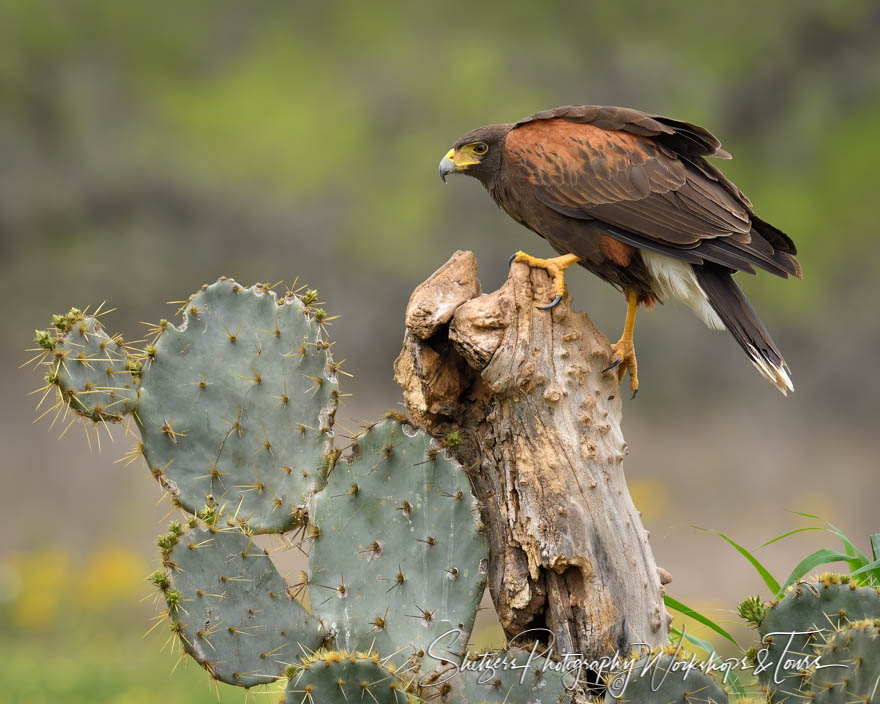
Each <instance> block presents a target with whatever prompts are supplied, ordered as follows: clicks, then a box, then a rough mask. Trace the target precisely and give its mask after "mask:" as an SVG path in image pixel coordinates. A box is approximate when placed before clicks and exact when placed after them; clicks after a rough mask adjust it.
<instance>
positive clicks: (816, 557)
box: [775, 548, 851, 598]
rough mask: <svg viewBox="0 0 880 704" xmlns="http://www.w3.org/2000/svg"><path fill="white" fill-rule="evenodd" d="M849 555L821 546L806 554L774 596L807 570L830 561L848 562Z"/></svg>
mask: <svg viewBox="0 0 880 704" xmlns="http://www.w3.org/2000/svg"><path fill="white" fill-rule="evenodd" d="M850 557H851V556H850V555H847V554H846V553H842V552H838V551H837V550H828V549H827V548H822V549H821V550H816V552H814V553H812V554H811V555H807V557H805V558H804V559H803V560H801V561H800V563H798V566H797V567H795V568H794V570H792V572H791V574H790V575H788V579H787V580H785V584H783V585H782V589H780V590H779V591H778V592H777V593H776V594H775V597H776V598H779V596H780V595H781V594H782V592H783V591H785V590H786V589H787V588H788V587H789V586H790V585H792V584H794V583H795V582H796V581H797V580H799V579H800V578H801V577H803V576H804V575H805V574H806V573H807V572H809V571H810V570H812V569H815V568H816V567H819V566H820V565H827V564H828V563H830V562H849V560H850Z"/></svg>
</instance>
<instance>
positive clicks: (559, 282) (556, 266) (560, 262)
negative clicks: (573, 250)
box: [507, 251, 580, 310]
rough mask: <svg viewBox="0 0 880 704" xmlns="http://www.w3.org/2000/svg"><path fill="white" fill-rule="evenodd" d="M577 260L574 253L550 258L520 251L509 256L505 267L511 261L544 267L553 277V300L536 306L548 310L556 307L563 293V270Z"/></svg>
mask: <svg viewBox="0 0 880 704" xmlns="http://www.w3.org/2000/svg"><path fill="white" fill-rule="evenodd" d="M579 261H580V257H578V256H577V255H576V254H563V255H561V256H559V257H553V258H552V259H539V258H538V257H533V256H532V255H530V254H526V253H525V252H522V251H520V252H517V253H516V254H514V255H513V257H511V259H510V262H509V263H508V265H507V268H508V269H509V268H510V265H511V264H513V262H519V263H521V264H528V265H529V266H530V267H532V268H533V269H544V271H546V272H547V273H548V274H550V276H551V277H552V278H553V300H552V301H551V302H550V303H549V304H547V305H545V306H538V308H539V309H540V310H550V309H551V308H554V307H556V305H557V304H558V303H559V301H561V300H562V297H563V296H564V295H565V270H566V269H568V267H570V266H571V265H572V264H576V263H577V262H579Z"/></svg>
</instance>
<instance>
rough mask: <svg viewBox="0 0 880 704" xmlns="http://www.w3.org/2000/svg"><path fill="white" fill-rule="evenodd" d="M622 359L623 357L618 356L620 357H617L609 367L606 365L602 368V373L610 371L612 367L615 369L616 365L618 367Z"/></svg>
mask: <svg viewBox="0 0 880 704" xmlns="http://www.w3.org/2000/svg"><path fill="white" fill-rule="evenodd" d="M622 361H623V357H618V358H617V359H615V360H614V361H613V362H612V363H611V364H609V365H608V366H607V367H605V368H604V369H603V370H602V373H603V374H604V373H605V372H610V371H611V370H612V369H614V367H616V366H617V365H618V364H620V363H621V362H622Z"/></svg>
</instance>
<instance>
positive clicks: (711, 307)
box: [440, 105, 801, 394]
mask: <svg viewBox="0 0 880 704" xmlns="http://www.w3.org/2000/svg"><path fill="white" fill-rule="evenodd" d="M708 156H712V157H717V158H722V159H729V158H730V155H729V154H728V153H727V152H725V151H724V150H722V149H721V143H720V142H719V141H718V140H717V139H716V138H715V137H714V136H713V135H711V134H710V133H709V132H708V131H706V130H705V129H703V128H702V127H698V126H696V125H692V124H689V123H687V122H680V121H678V120H672V119H670V118H668V117H661V116H659V115H650V114H648V113H644V112H641V111H639V110H632V109H628V108H618V107H600V106H594V105H577V106H565V107H560V108H556V109H554V110H547V111H544V112H539V113H537V114H535V115H532V116H531V117H527V118H525V119H524V120H520V121H519V122H517V123H515V124H503V125H489V126H486V127H480V128H478V129H475V130H473V131H471V132H468V133H467V134H465V135H464V136H462V137H461V138H459V139H458V140H457V141H456V142H455V145H454V146H453V148H452V149H450V150H449V152H448V153H447V154H446V156H444V157H443V160H442V161H441V162H440V176H441V178H442V179H443V180H444V181H445V180H446V176H447V174H450V173H454V172H459V173H465V174H468V175H469V176H473V177H475V178H476V179H478V180H479V181H480V182H481V183H482V184H483V185H484V186H485V187H486V189H487V190H488V191H489V194H490V195H491V196H492V198H493V199H494V200H495V202H496V203H497V204H498V206H499V207H501V208H503V209H504V211H505V212H507V214H508V215H510V216H511V217H512V218H513V219H514V220H516V221H517V222H518V223H521V224H522V225H525V226H526V227H527V228H529V229H530V230H532V231H534V232H536V233H538V234H539V235H541V237H544V238H545V239H546V240H547V241H548V243H549V244H550V246H551V247H553V249H555V250H556V251H557V252H559V253H560V254H561V255H562V256H559V257H554V258H552V259H538V258H535V257H531V256H529V255H528V254H524V253H523V252H517V254H516V255H515V257H514V258H515V260H516V261H521V262H526V263H528V264H529V265H530V266H534V267H541V268H544V269H546V270H547V271H548V272H549V273H550V274H551V275H553V277H554V283H555V294H556V297H555V298H554V300H553V302H552V303H550V304H549V305H548V306H542V307H544V308H551V307H553V306H554V305H555V304H556V303H558V302H559V300H560V299H561V297H562V295H563V294H564V293H565V282H564V272H565V270H566V269H567V268H568V267H570V266H571V265H572V264H574V263H578V264H580V265H581V266H583V267H585V268H587V269H589V270H590V271H592V272H593V273H594V274H596V275H597V276H599V277H600V278H602V279H604V280H605V281H608V282H610V283H611V284H613V285H614V286H616V287H617V288H619V289H620V290H622V291H623V292H624V294H625V295H626V299H627V315H626V323H625V325H624V329H623V334H622V335H621V338H620V340H619V341H618V342H617V344H616V345H615V346H614V353H613V355H612V360H613V361H612V365H611V366H610V367H609V369H612V368H613V367H614V366H617V373H618V378H619V379H620V380H622V379H623V375H624V373H625V371H626V370H629V373H630V387H631V388H632V390H633V392H635V391H636V390H637V389H638V384H639V381H638V370H637V366H636V356H635V349H634V346H633V327H634V325H635V317H636V310H637V308H638V306H639V304H640V303H641V304H643V305H646V306H648V307H650V306H652V305H653V304H654V303H655V302H656V301H663V300H667V299H671V298H674V299H678V300H681V301H683V302H684V303H686V304H687V305H688V306H689V307H690V308H692V309H693V311H694V312H695V313H696V314H697V315H698V316H699V317H700V318H701V319H702V320H703V321H704V322H705V323H706V325H708V326H709V327H710V328H713V329H716V330H723V329H725V328H726V329H727V330H728V331H730V333H731V335H733V337H734V339H736V341H737V342H738V343H739V344H740V346H741V347H742V348H743V350H745V352H746V354H747V355H748V357H749V359H750V360H751V361H752V363H753V364H754V365H755V367H756V368H757V369H758V371H759V372H760V373H761V374H762V375H763V376H764V377H765V378H767V379H768V380H769V381H770V382H771V383H772V384H774V385H775V386H776V388H778V389H779V390H780V391H781V392H782V393H783V394H787V392H788V391H793V390H794V387H793V386H792V383H791V378H790V377H789V373H788V366H787V365H786V363H785V360H784V359H783V358H782V354H781V353H780V352H779V349H778V348H777V346H776V344H775V343H774V342H773V340H772V339H771V337H770V334H769V333H768V332H767V329H766V328H765V327H764V324H763V323H762V322H761V320H760V319H759V318H758V315H757V313H755V310H754V309H753V308H752V306H751V305H750V304H749V302H748V300H746V297H745V295H744V294H743V292H742V291H741V290H740V288H739V287H738V286H737V285H736V283H735V282H734V280H733V277H732V275H733V274H734V273H735V272H737V271H747V272H749V273H751V274H754V273H755V269H756V268H758V269H764V270H765V271H769V272H771V273H773V274H776V275H777V276H781V277H783V278H788V276H790V275H791V276H797V277H800V276H801V267H800V264H798V261H797V259H796V258H795V254H797V249H796V248H795V245H794V242H792V241H791V238H789V237H788V235H786V234H785V233H784V232H782V231H780V230H778V229H777V228H775V227H773V225H770V224H769V223H767V222H765V221H763V220H761V219H760V218H759V217H758V216H756V215H755V213H754V212H753V211H752V205H751V203H750V202H749V199H748V198H746V196H745V195H744V194H743V193H742V191H740V190H739V188H737V187H736V186H735V185H734V184H733V183H731V182H730V181H729V180H728V179H727V178H725V177H724V175H723V174H722V173H721V172H720V171H719V170H718V169H717V168H716V167H715V166H713V165H712V164H710V163H709V162H708V161H707V160H706V157H708Z"/></svg>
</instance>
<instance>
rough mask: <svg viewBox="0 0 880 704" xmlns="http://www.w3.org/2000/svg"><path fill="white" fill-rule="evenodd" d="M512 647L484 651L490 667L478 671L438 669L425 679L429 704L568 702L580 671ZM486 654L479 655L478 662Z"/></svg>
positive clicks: (533, 652) (424, 691) (535, 703)
mask: <svg viewBox="0 0 880 704" xmlns="http://www.w3.org/2000/svg"><path fill="white" fill-rule="evenodd" d="M540 652H541V650H540V649H538V650H535V651H528V650H522V649H519V648H511V649H509V650H506V651H498V652H492V653H487V654H484V655H485V658H487V660H486V662H488V663H490V664H491V666H486V667H482V666H481V669H479V670H471V669H466V670H461V671H458V670H457V669H456V668H455V667H450V668H446V669H444V670H440V671H437V672H435V673H433V674H432V675H431V676H429V677H426V678H424V679H423V681H422V683H421V684H422V687H421V690H420V691H421V696H422V699H423V701H425V702H426V704H474V703H475V702H485V704H512V703H513V702H524V703H525V702H528V704H568V702H571V701H573V699H572V696H573V695H572V692H573V689H572V685H573V684H575V680H576V678H577V673H576V672H572V673H569V674H566V673H564V672H560V670H559V669H558V667H554V663H552V662H548V661H547V660H546V659H545V658H543V657H540V656H539V655H537V653H540ZM482 658H483V656H477V657H476V660H477V661H478V662H479V661H481V659H482Z"/></svg>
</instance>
